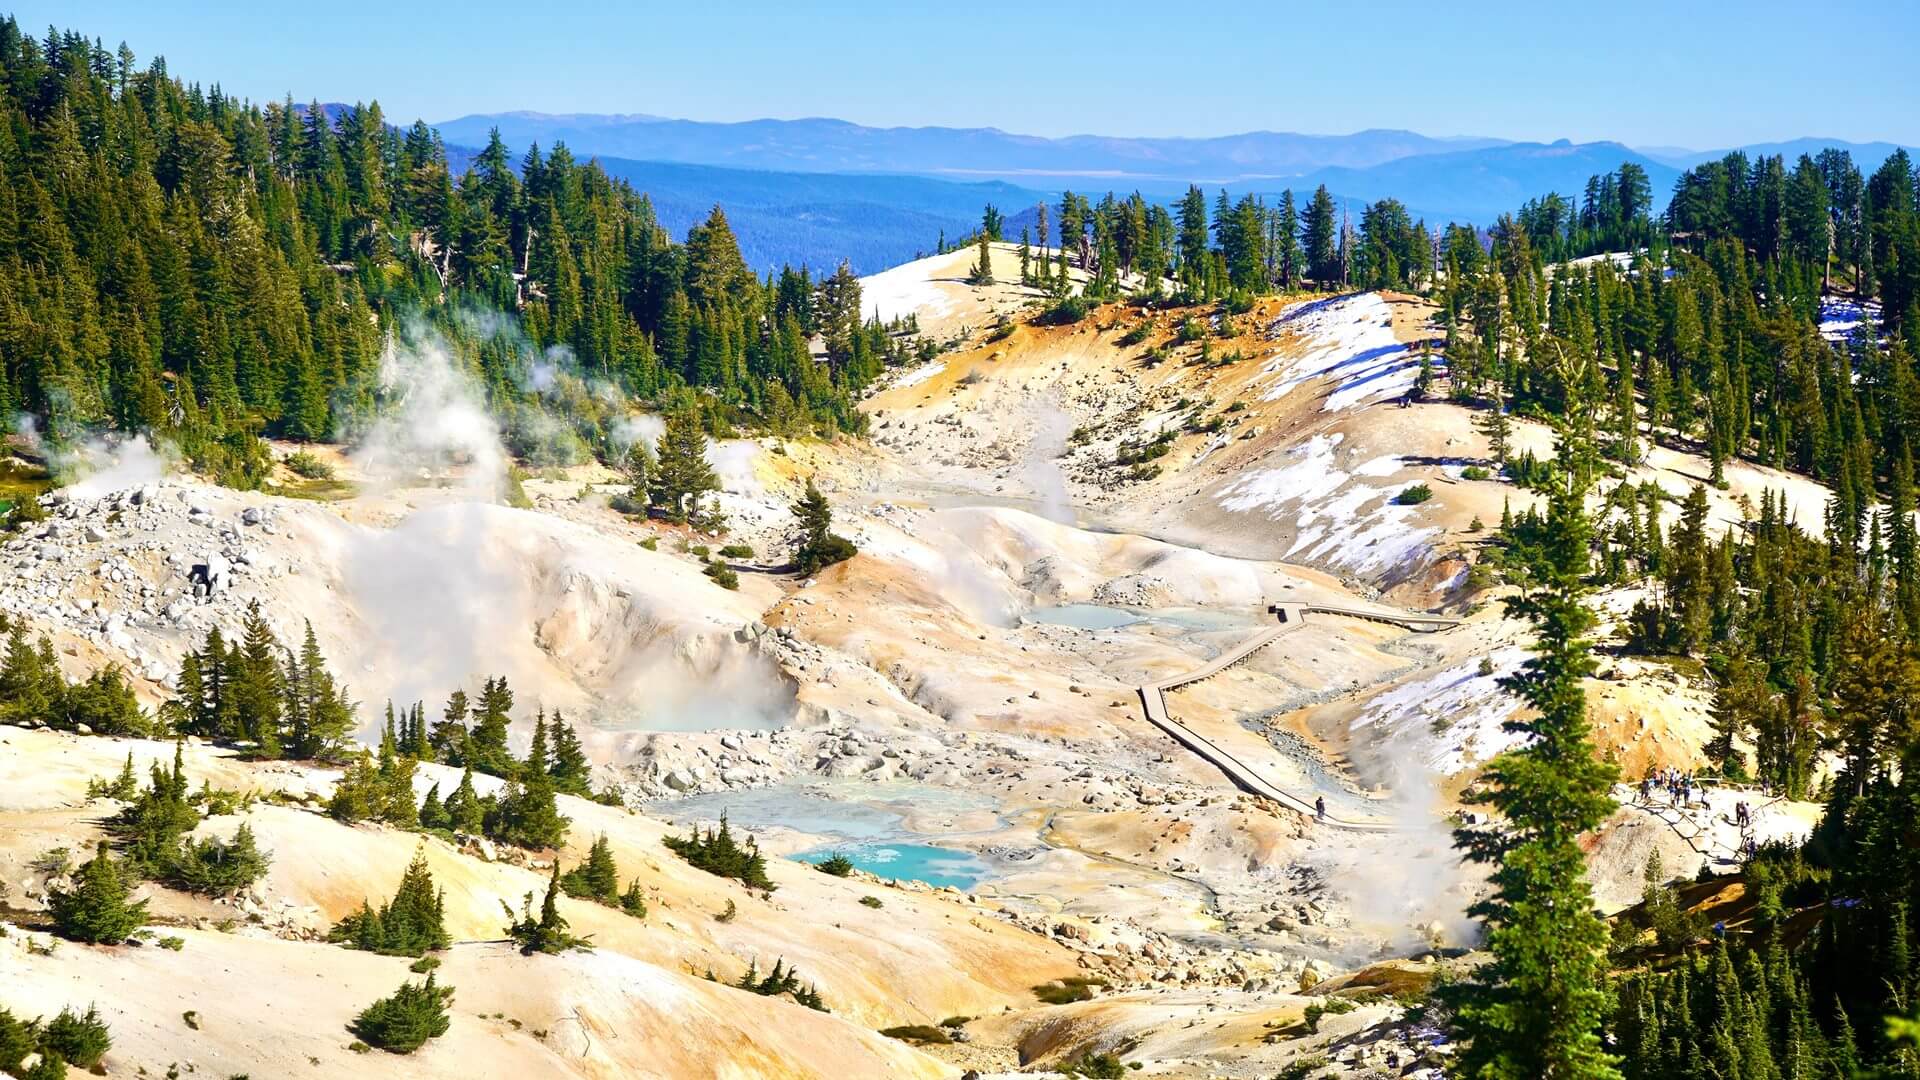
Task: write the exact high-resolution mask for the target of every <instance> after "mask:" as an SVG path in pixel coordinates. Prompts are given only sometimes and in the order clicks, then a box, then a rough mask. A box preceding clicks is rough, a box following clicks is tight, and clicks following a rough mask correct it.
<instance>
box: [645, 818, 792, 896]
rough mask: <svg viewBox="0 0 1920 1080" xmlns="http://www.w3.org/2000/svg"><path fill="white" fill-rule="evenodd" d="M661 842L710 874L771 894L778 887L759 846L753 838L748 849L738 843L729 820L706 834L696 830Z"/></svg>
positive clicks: (722, 821) (722, 819) (748, 840)
mask: <svg viewBox="0 0 1920 1080" xmlns="http://www.w3.org/2000/svg"><path fill="white" fill-rule="evenodd" d="M661 842H662V843H664V844H666V845H667V850H668V851H671V852H673V853H674V854H676V855H678V856H680V857H681V858H682V859H685V860H686V861H687V862H688V863H689V864H690V865H692V866H695V867H698V868H699V869H701V870H705V871H706V872H707V873H709V874H716V875H718V876H720V877H725V878H733V879H734V880H736V881H738V882H740V883H741V884H743V885H746V886H747V887H748V888H752V889H759V890H761V891H763V892H769V893H770V892H772V891H773V890H774V889H775V888H777V887H778V886H776V885H774V883H773V881H772V879H770V878H768V877H767V860H766V857H765V856H763V855H761V854H760V844H759V842H758V841H756V840H754V839H753V838H752V837H748V838H747V842H746V844H745V845H742V844H741V843H740V842H739V841H737V840H735V839H734V838H733V829H732V828H731V827H730V826H729V825H728V824H727V819H726V818H725V817H722V818H721V819H720V827H719V828H717V829H716V828H709V829H707V830H706V831H705V832H701V831H700V830H699V829H694V830H693V831H692V832H690V833H688V834H687V835H686V836H669V837H666V838H664V839H663V840H662V841H661Z"/></svg>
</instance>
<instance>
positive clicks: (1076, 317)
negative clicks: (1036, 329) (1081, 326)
mask: <svg viewBox="0 0 1920 1080" xmlns="http://www.w3.org/2000/svg"><path fill="white" fill-rule="evenodd" d="M1091 310H1093V308H1092V305H1091V304H1089V303H1088V302H1087V298H1086V297H1084V296H1078V295H1075V296H1063V297H1061V298H1060V299H1058V300H1055V301H1054V302H1053V306H1052V307H1049V308H1048V309H1047V310H1046V311H1045V312H1044V313H1042V314H1041V316H1040V318H1039V320H1038V321H1040V322H1043V323H1046V324H1048V325H1050V326H1064V325H1066V324H1068V323H1077V322H1079V321H1080V320H1081V319H1084V318H1086V317H1087V312H1089V311H1091Z"/></svg>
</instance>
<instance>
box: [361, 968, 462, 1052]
mask: <svg viewBox="0 0 1920 1080" xmlns="http://www.w3.org/2000/svg"><path fill="white" fill-rule="evenodd" d="M452 1000H453V987H451V986H440V985H438V984H437V983H436V982H435V981H434V973H433V972H428V973H427V981H426V982H424V983H412V982H405V983H401V984H400V989H398V990H396V991H394V993H393V995H392V996H391V997H384V998H381V999H380V1000H379V1001H376V1002H374V1003H373V1004H372V1005H369V1006H367V1007H366V1008H365V1009H364V1010H362V1011H361V1013H360V1015H359V1016H357V1017H355V1018H354V1021H353V1023H352V1024H351V1025H349V1027H350V1029H351V1030H352V1032H353V1033H354V1035H356V1036H358V1037H359V1038H360V1040H361V1041H363V1042H365V1043H366V1044H367V1045H368V1046H372V1047H374V1048H375V1049H378V1050H385V1051H386V1052H388V1053H390V1054H411V1053H413V1052H414V1051H415V1050H418V1049H420V1048H421V1047H422V1046H425V1045H426V1044H427V1041H428V1040H429V1039H435V1038H438V1037H440V1036H442V1035H445V1034H446V1033H447V1029H448V1028H450V1027H451V1026H452V1020H451V1019H450V1018H449V1017H448V1016H447V1003H448V1002H450V1001H452Z"/></svg>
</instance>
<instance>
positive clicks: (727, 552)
mask: <svg viewBox="0 0 1920 1080" xmlns="http://www.w3.org/2000/svg"><path fill="white" fill-rule="evenodd" d="M720 557H721V558H723V559H751V558H753V549H752V548H750V547H748V546H747V545H745V544H728V545H727V546H726V547H723V548H721V549H720Z"/></svg>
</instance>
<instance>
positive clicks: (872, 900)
mask: <svg viewBox="0 0 1920 1080" xmlns="http://www.w3.org/2000/svg"><path fill="white" fill-rule="evenodd" d="M860 902H861V903H862V904H865V905H866V906H867V907H870V908H878V907H880V906H881V904H880V898H879V897H877V896H863V897H861V898H860Z"/></svg>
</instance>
